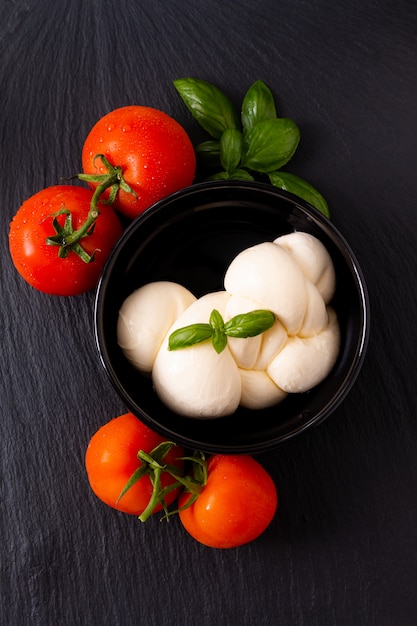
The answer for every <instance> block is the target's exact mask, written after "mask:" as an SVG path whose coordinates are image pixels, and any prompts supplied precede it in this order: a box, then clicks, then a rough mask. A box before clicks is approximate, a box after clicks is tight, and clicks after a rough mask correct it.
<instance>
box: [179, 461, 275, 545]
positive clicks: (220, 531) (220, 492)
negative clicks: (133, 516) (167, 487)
mask: <svg viewBox="0 0 417 626" xmlns="http://www.w3.org/2000/svg"><path fill="white" fill-rule="evenodd" d="M189 497H190V494H188V493H186V492H183V493H182V494H181V495H180V497H179V502H178V504H179V507H180V508H181V507H182V506H184V504H186V502H187V500H188V499H189ZM277 505H278V496H277V491H276V487H275V484H274V482H273V480H272V478H271V477H270V475H269V474H268V473H267V471H266V470H265V469H264V468H263V467H262V466H261V465H260V464H259V463H258V461H256V460H255V459H254V458H253V457H251V456H247V455H242V456H233V455H214V456H212V457H211V458H210V459H209V461H208V479H207V483H206V485H205V487H204V490H203V492H202V493H201V494H200V495H199V496H198V498H197V500H196V501H195V502H194V504H192V505H191V506H190V507H189V508H187V509H184V510H183V511H180V513H179V516H180V519H181V522H182V524H183V526H184V528H185V529H186V530H187V531H188V533H189V534H190V535H191V536H192V537H194V539H196V540H197V541H199V542H200V543H202V544H204V545H206V546H209V547H211V548H234V547H237V546H240V545H243V544H245V543H248V542H250V541H253V540H254V539H256V538H257V537H259V535H261V533H263V532H264V530H265V529H266V528H267V526H268V525H269V523H270V522H271V520H272V518H273V517H274V515H275V512H276V509H277Z"/></svg>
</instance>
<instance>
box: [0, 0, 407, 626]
mask: <svg viewBox="0 0 417 626" xmlns="http://www.w3.org/2000/svg"><path fill="white" fill-rule="evenodd" d="M187 75H193V76H196V77H199V78H204V79H206V80H209V81H212V82H214V83H216V84H217V85H218V86H219V87H220V88H222V89H224V90H225V91H226V92H227V93H228V95H229V96H230V97H231V99H232V100H233V101H234V102H235V103H236V104H237V105H239V104H240V101H241V98H242V96H243V93H244V92H245V91H246V89H247V88H248V87H249V86H250V85H251V84H252V83H253V82H254V81H255V80H257V79H258V78H260V79H263V80H264V81H265V82H266V83H267V84H268V85H269V87H270V88H271V90H272V91H273V93H274V95H275V97H276V100H277V103H278V107H279V110H280V112H281V113H282V114H283V115H285V116H288V117H292V118H293V119H294V120H295V121H296V122H297V123H298V125H299V127H300V129H301V135H302V140H301V144H300V147H299V149H298V152H297V155H296V157H295V158H294V160H293V161H292V163H291V169H292V171H294V172H295V173H297V174H299V175H300V176H303V177H304V178H306V179H307V180H309V181H310V182H311V183H312V184H314V185H315V186H316V187H317V188H318V189H320V190H321V191H322V193H323V194H324V195H325V197H326V198H327V200H328V201H329V203H330V207H331V211H332V221H333V222H334V224H335V225H336V226H337V227H338V228H339V229H340V230H341V231H342V233H343V234H344V235H345V237H346V238H347V239H348V241H349V243H350V244H351V246H352V248H353V250H354V251H355V253H356V255H357V257H358V259H359V261H360V264H361V266H362V269H363V271H364V274H365V276H366V279H367V283H368V287H369V291H370V296H371V302H372V332H371V340H370V345H369V350H368V355H367V359H366V362H365V365H364V367H363V370H362V372H361V375H360V377H359V379H358V381H357V383H356V384H355V386H354V388H353V390H352V391H351V393H350V395H349V396H348V398H347V399H346V400H345V402H344V403H343V404H342V406H341V407H340V408H339V409H338V410H337V411H336V413H335V414H334V415H333V416H332V417H331V418H330V419H329V420H328V421H327V422H326V423H324V424H323V425H321V426H320V427H318V428H316V429H315V430H312V431H311V432H309V433H308V434H306V435H304V436H302V437H301V438H299V439H297V440H295V441H293V442H292V443H290V444H287V445H285V446H284V447H282V448H279V449H278V450H275V451H273V452H270V453H267V454H264V455H262V456H261V457H260V460H261V461H262V463H263V464H264V465H265V467H267V469H268V470H269V471H270V472H271V474H272V476H273V478H274V480H275V481H276V484H277V486H278V490H279V494H280V507H279V511H278V514H277V516H276V518H275V519H274V521H273V523H272V524H271V526H270V527H269V529H268V530H267V531H266V533H265V534H264V535H262V537H261V538H259V539H258V540H257V541H255V542H253V543H251V544H249V545H246V546H243V547H241V548H238V549H235V550H226V551H217V550H212V549H209V548H205V547H203V546H201V545H199V544H198V543H196V542H195V541H194V540H192V539H191V538H190V537H189V536H188V535H186V534H185V532H184V531H183V530H182V528H181V526H180V525H179V523H178V522H177V520H175V519H174V520H172V522H171V524H169V525H167V524H161V523H160V522H159V521H158V519H157V518H155V519H152V520H151V521H149V522H147V523H146V524H144V525H142V524H141V523H140V522H139V521H138V520H136V519H135V518H134V517H130V516H126V515H122V514H119V513H117V512H115V511H113V510H111V509H110V508H107V507H106V506H105V505H102V504H101V503H100V502H99V501H98V500H97V499H96V498H95V497H94V496H93V494H92V492H91V491H90V489H89V486H88V484H87V480H86V475H85V471H84V453H85V449H86V446H87V444H88V441H89V438H90V437H91V435H92V434H93V433H94V432H95V430H96V429H97V428H99V426H101V425H102V424H103V423H105V422H106V421H108V420H109V419H111V418H112V417H115V416H116V415H118V414H120V413H122V412H124V410H125V407H124V406H123V405H122V403H121V401H120V400H119V399H118V397H117V396H116V395H115V393H114V391H113V390H112V389H111V388H110V387H109V384H108V381H107V379H106V377H105V375H104V373H103V371H102V369H101V366H100V364H99V360H98V357H97V354H96V349H95V345H94V341H93V319H92V311H93V300H94V294H93V293H89V294H87V295H84V296H80V297H75V298H69V299H65V298H57V297H52V296H46V295H43V294H41V293H38V292H35V291H34V290H33V289H31V288H30V287H29V286H27V285H26V283H24V282H23V280H22V279H20V277H19V276H18V275H17V274H16V272H15V271H14V268H13V266H12V263H11V260H10V257H9V254H8V243H7V237H8V225H9V222H10V220H11V218H12V216H13V214H14V213H15V211H16V210H17V209H18V207H19V206H20V204H21V203H22V201H23V200H24V199H25V198H27V197H28V196H29V195H31V194H32V193H35V192H36V191H38V190H40V189H41V188H43V187H45V186H47V185H51V184H56V183H58V182H60V177H61V176H69V175H72V174H74V173H76V172H78V171H80V168H81V164H80V153H81V147H82V144H83V141H84V138H85V136H86V135H87V133H88V131H89V129H90V128H91V126H92V125H93V123H94V122H95V121H96V120H97V119H98V118H99V117H100V116H101V115H103V114H104V113H107V112H108V111H110V110H111V109H113V108H116V107H118V106H122V105H126V104H132V103H137V104H146V105H149V106H155V107H157V108H160V109H163V110H165V111H166V112H168V113H169V114H171V115H173V116H174V117H176V118H177V119H178V121H180V123H182V124H183V125H184V126H185V127H186V129H187V130H188V132H189V133H190V135H191V137H192V138H193V140H195V139H199V138H200V137H199V131H198V130H197V128H196V125H195V123H194V122H193V120H192V119H191V117H190V116H189V114H188V112H187V111H186V110H185V107H184V105H183V104H182V102H181V101H180V99H179V97H178V95H177V94H176V92H175V90H174V88H173V86H172V81H173V79H175V78H178V77H182V76H187ZM416 102H417V4H416V3H415V0H385V1H377V0H374V1H372V0H345V2H343V3H339V4H337V3H335V2H334V0H313V1H310V2H307V1H305V0H278V1H277V0H264V1H261V2H254V0H251V1H249V0H233V1H232V0H222V1H215V0H204V1H203V0H193V2H190V3H185V2H179V1H178V2H175V1H174V0H158V1H157V2H145V1H144V0H141V1H138V0H119V1H118V2H111V1H110V0H91V1H86V0H60V1H59V2H56V1H55V0H49V1H48V0H36V1H35V0H26V1H23V0H14V1H13V0H2V2H1V3H0V103H1V105H0V106H1V109H0V141H1V150H0V167H1V174H0V181H1V231H0V237H1V242H0V245H1V251H2V253H1V257H0V333H1V335H0V336H1V356H0V366H1V375H0V381H1V382H0V384H1V409H0V410H1V417H0V445H1V457H0V462H1V470H0V471H1V474H0V488H1V494H0V497H1V501H0V506H1V509H0V515H1V517H0V524H1V526H0V532H1V560H0V568H1V570H0V572H1V580H0V595H1V607H0V623H1V624H2V625H4V626H9V625H10V626H16V625H18V626H20V625H31V624H34V625H39V626H49V625H51V626H52V625H53V626H56V625H58V624H59V625H60V626H73V625H74V626H78V625H86V626H88V625H90V624H91V625H92V626H95V625H97V626H98V625H112V626H113V625H114V626H131V625H138V624H140V625H142V624H143V625H145V624H146V625H147V626H152V625H155V626H156V625H161V626H182V625H187V626H188V625H190V626H194V625H195V626H197V625H201V626H211V625H213V626H214V625H218V626H226V625H229V624H234V623H239V624H241V625H242V626H258V625H259V626H260V625H265V626H276V625H277V624H279V625H282V626H292V625H294V626H295V625H297V626H322V625H324V626H327V625H333V624H334V625H337V626H345V625H346V626H350V625H352V626H357V625H362V624H363V625H369V626H373V625H375V626H377V625H378V626H388V625H390V626H391V625H392V626H408V625H410V626H411V625H412V624H415V623H417V599H416V586H417V558H416V557H417V497H416V496H417V460H416V459H417V422H416V395H417V392H416V376H415V367H416V352H417V339H416V310H417V306H416V295H415V269H416V259H417V252H416V250H417V221H416V214H417V207H416V197H417V170H416V165H417V158H416V157H417V116H416Z"/></svg>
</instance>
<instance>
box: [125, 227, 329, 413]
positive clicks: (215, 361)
mask: <svg viewBox="0 0 417 626" xmlns="http://www.w3.org/2000/svg"><path fill="white" fill-rule="evenodd" d="M335 289H336V273H335V268H334V266H333V262H332V259H331V257H330V254H329V253H328V251H327V250H326V248H325V246H324V245H323V244H322V243H321V242H320V241H319V240H318V239H317V238H315V237H313V236H312V235H309V234H308V233H301V232H294V233H290V234H288V235H283V236H281V237H278V238H277V239H275V240H274V241H273V242H264V243H261V244H258V245H255V246H252V247H250V248H247V249H246V250H243V251H242V252H241V253H239V254H238V255H237V256H236V257H235V258H234V259H233V261H232V262H231V264H230V265H229V267H228V268H227V271H226V274H225V277H224V290H222V291H217V292H214V293H210V294H206V295H204V296H203V297H201V298H199V299H196V298H195V296H194V295H193V294H192V293H191V292H190V291H188V290H187V289H186V288H185V287H182V286H181V285H178V284H176V283H171V282H167V281H161V282H155V283H150V284H148V285H145V286H144V287H141V288H140V289H138V290H136V291H135V292H133V293H132V294H131V295H130V296H129V297H128V298H127V299H126V300H125V302H124V303H123V305H122V307H121V309H120V312H119V319H118V326H117V334H118V342H119V344H120V346H121V348H122V350H123V351H124V353H125V355H126V357H127V358H128V359H129V360H130V361H131V362H132V363H133V365H134V366H135V367H137V368H138V369H139V370H141V371H143V372H152V379H153V384H154V388H155V391H156V393H157V394H158V395H159V397H160V399H161V400H162V401H163V402H164V403H165V404H166V405H167V406H168V407H169V408H170V409H172V410H173V411H174V412H176V413H179V414H181V415H184V416H187V417H193V418H200V419H211V418H217V417H221V416H224V415H229V414H232V413H233V412H234V411H235V410H236V409H237V407H238V406H239V405H241V406H244V407H246V408H249V409H262V408H266V407H268V406H272V405H274V404H277V403H278V402H281V401H282V400H283V399H284V398H285V397H286V396H287V395H288V394H290V393H302V392H305V391H308V390H309V389H311V388H312V387H314V386H316V385H317V384H319V383H320V382H321V381H322V380H324V378H326V376H328V374H329V373H330V371H331V369H332V367H333V366H334V364H335V362H336V359H337V356H338V353H339V350H340V329H339V324H338V319H337V316H336V313H335V311H334V309H333V308H332V307H331V306H330V302H331V300H332V298H333V295H334V293H335ZM213 309H217V310H218V311H219V313H220V314H221V316H222V318H223V320H224V321H225V322H227V321H228V320H230V319H231V318H233V317H234V316H236V315H240V314H243V313H248V312H251V311H254V310H257V309H266V310H269V311H272V312H273V313H274V314H275V316H276V321H275V323H274V325H273V326H272V328H270V329H269V330H267V331H266V332H264V333H262V334H260V335H257V336H256V337H248V338H245V339H244V338H235V337H228V340H227V346H226V348H225V349H224V350H223V351H222V352H221V353H220V354H218V353H217V352H216V351H215V350H214V348H213V346H212V343H211V341H209V340H208V341H205V342H202V343H200V344H195V345H192V346H190V347H187V348H183V349H178V350H169V345H168V342H169V336H170V335H171V333H172V332H173V331H174V330H177V329H178V328H183V327H184V326H188V325H192V324H198V323H204V324H208V323H209V319H210V315H211V313H212V311H213Z"/></svg>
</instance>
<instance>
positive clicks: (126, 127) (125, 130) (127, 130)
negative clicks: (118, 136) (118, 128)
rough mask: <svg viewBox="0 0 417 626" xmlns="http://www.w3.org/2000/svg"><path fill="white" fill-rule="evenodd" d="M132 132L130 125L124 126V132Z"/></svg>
mask: <svg viewBox="0 0 417 626" xmlns="http://www.w3.org/2000/svg"><path fill="white" fill-rule="evenodd" d="M130 130H132V127H131V126H130V125H129V124H126V126H122V131H123V132H124V133H128V132H129V131H130Z"/></svg>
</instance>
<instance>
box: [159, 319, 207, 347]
mask: <svg viewBox="0 0 417 626" xmlns="http://www.w3.org/2000/svg"><path fill="white" fill-rule="evenodd" d="M213 332H214V331H213V328H212V326H211V325H210V324H190V326H184V327H183V328H178V329H177V330H174V332H172V333H171V334H170V336H169V338H168V350H181V349H182V348H189V347H190V346H193V345H194V344H196V343H202V342H203V341H207V340H208V339H211V337H212V335H213Z"/></svg>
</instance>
